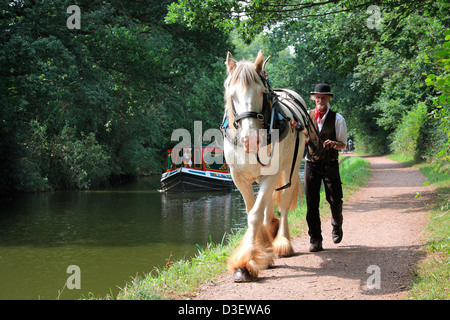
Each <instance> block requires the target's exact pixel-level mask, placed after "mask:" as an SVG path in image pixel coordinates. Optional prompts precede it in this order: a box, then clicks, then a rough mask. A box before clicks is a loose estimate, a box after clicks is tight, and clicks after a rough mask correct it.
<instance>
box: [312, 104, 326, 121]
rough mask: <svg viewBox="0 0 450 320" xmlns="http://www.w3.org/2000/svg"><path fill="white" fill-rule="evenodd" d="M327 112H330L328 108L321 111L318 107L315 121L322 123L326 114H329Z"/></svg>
mask: <svg viewBox="0 0 450 320" xmlns="http://www.w3.org/2000/svg"><path fill="white" fill-rule="evenodd" d="M327 111H328V108H326V109H325V110H320V109H319V108H318V107H316V114H315V119H316V121H317V122H318V123H320V121H321V120H322V118H323V116H324V115H325V113H327Z"/></svg>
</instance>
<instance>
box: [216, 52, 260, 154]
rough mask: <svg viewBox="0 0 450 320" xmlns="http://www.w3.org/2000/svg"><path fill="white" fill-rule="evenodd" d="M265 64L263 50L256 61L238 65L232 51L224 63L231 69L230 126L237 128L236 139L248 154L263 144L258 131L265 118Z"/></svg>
mask: <svg viewBox="0 0 450 320" xmlns="http://www.w3.org/2000/svg"><path fill="white" fill-rule="evenodd" d="M264 63H265V62H264V58H263V55H262V52H261V51H259V53H258V56H257V58H256V60H255V62H250V61H241V62H236V60H234V59H233V57H232V55H231V53H229V52H228V54H227V60H226V62H225V64H226V66H227V70H228V78H227V80H226V81H225V101H226V108H227V111H228V115H229V120H230V124H231V125H232V126H233V127H234V129H236V135H237V140H238V141H239V143H241V144H242V146H243V147H244V149H245V152H247V153H255V152H257V151H258V149H259V145H260V144H261V143H262V141H263V138H262V136H261V135H260V131H259V130H260V129H262V127H263V123H264V117H265V116H266V115H265V113H266V112H265V111H264V110H263V104H264V92H265V91H266V88H265V86H264V84H263V82H262V81H261V78H260V73H261V71H263V68H264Z"/></svg>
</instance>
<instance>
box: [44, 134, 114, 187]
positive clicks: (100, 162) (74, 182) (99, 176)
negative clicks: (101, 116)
mask: <svg viewBox="0 0 450 320" xmlns="http://www.w3.org/2000/svg"><path fill="white" fill-rule="evenodd" d="M75 135H76V128H74V127H70V126H68V125H66V126H65V127H64V128H63V130H62V131H61V133H60V134H59V135H58V136H56V137H55V138H54V139H53V142H52V144H51V150H50V158H51V160H50V162H51V164H52V169H51V170H50V172H49V179H50V182H51V183H52V184H53V185H55V186H58V187H60V188H61V187H64V188H67V189H89V188H90V187H98V186H101V185H104V184H105V183H106V182H107V181H108V178H109V176H110V174H111V168H110V166H109V160H110V157H109V156H108V155H107V154H106V152H105V151H104V150H103V148H102V146H100V145H99V144H98V142H97V140H96V138H95V135H94V133H93V132H91V133H89V134H88V135H85V134H84V133H82V134H81V139H78V138H77V137H76V136H75Z"/></svg>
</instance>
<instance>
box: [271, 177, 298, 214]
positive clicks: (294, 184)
mask: <svg viewBox="0 0 450 320" xmlns="http://www.w3.org/2000/svg"><path fill="white" fill-rule="evenodd" d="M292 180H293V181H291V187H290V188H292V199H291V203H290V204H289V211H292V210H295V209H296V208H297V206H298V196H300V199H301V201H302V203H303V186H302V182H301V180H300V176H299V175H295V176H294V177H292ZM288 190H289V189H287V190H284V191H275V199H274V202H275V205H276V206H277V208H280V204H281V194H282V193H283V192H287V191H288Z"/></svg>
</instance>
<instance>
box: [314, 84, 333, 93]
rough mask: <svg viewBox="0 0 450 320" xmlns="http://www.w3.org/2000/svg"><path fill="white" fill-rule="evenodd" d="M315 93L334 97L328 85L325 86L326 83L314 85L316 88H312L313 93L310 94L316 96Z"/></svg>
mask: <svg viewBox="0 0 450 320" xmlns="http://www.w3.org/2000/svg"><path fill="white" fill-rule="evenodd" d="M316 93H320V94H327V95H329V96H334V94H333V92H331V88H330V86H329V85H328V84H326V83H318V84H316V86H315V87H314V91H313V92H311V94H316Z"/></svg>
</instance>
